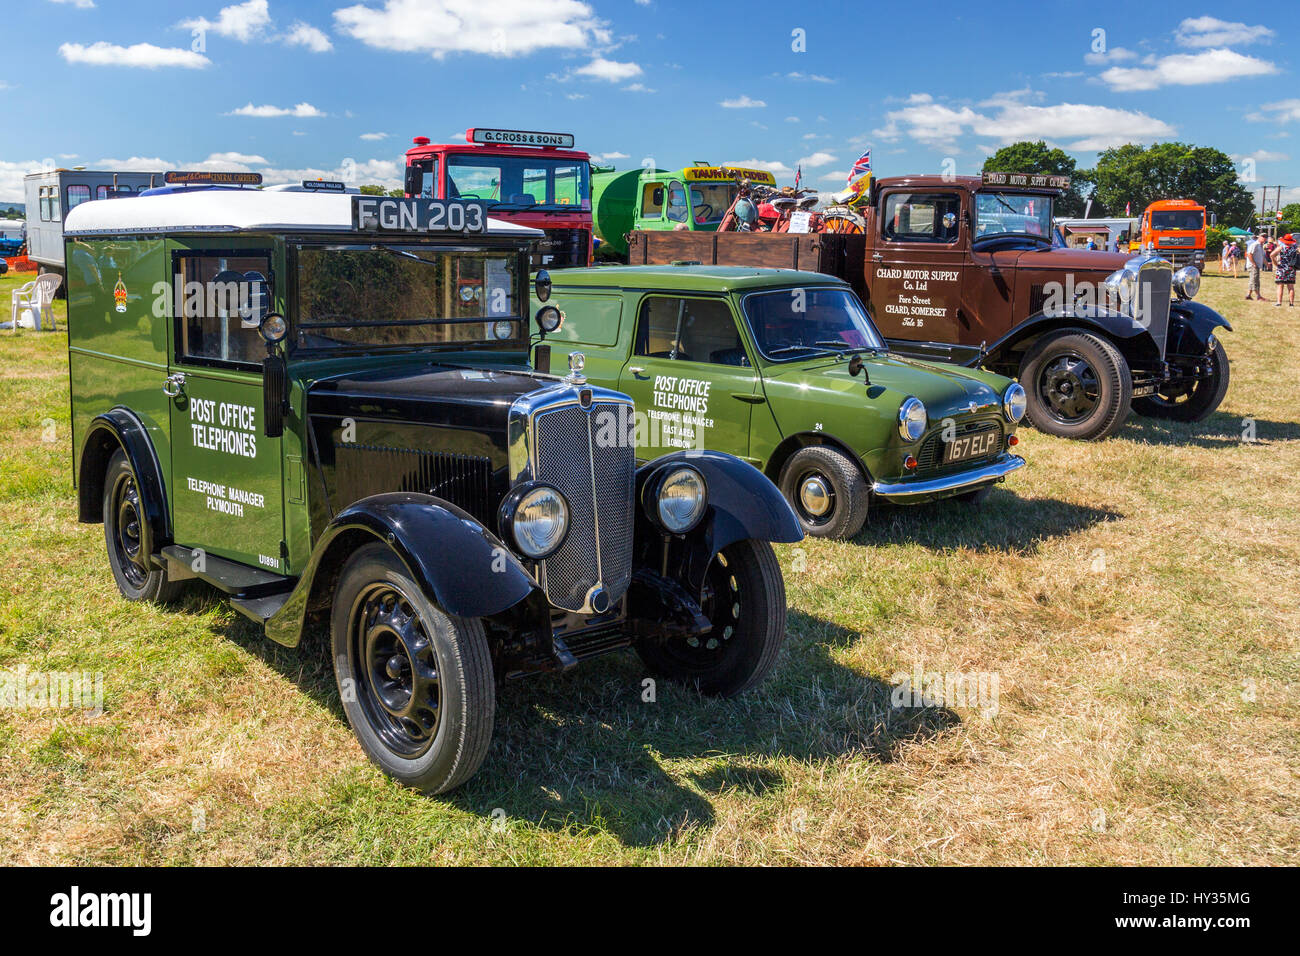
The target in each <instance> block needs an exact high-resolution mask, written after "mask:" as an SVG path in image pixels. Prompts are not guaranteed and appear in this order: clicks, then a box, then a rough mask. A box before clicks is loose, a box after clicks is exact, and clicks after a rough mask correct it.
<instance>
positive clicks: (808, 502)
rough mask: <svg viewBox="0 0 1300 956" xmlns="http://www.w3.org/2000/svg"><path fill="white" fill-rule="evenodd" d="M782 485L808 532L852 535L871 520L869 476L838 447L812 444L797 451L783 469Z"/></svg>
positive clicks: (828, 535)
mask: <svg viewBox="0 0 1300 956" xmlns="http://www.w3.org/2000/svg"><path fill="white" fill-rule="evenodd" d="M780 487H781V494H783V495H785V498H786V500H787V501H788V502H790V506H791V507H792V508H794V513H795V515H796V516H797V517H798V519H799V523H800V524H801V525H803V530H804V533H805V534H810V535H813V536H814V537H818V538H851V537H853V536H854V535H855V534H857V533H858V532H859V531H861V530H862V525H863V524H864V523H865V522H866V520H867V507H868V503H869V500H870V497H871V490H870V488H869V487H868V485H867V480H866V478H865V477H863V474H862V471H861V469H859V468H858V466H857V465H856V464H855V463H854V462H853V461H852V459H850V458H849V456H848V455H846V454H844V453H843V452H841V451H839V450H838V449H836V448H831V447H828V446H825V445H809V446H808V447H807V448H801V449H800V450H799V451H797V452H795V453H794V454H793V455H791V456H790V460H789V461H788V462H786V464H785V467H784V468H783V469H782V470H781V482H780Z"/></svg>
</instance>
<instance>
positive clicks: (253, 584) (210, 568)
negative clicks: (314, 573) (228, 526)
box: [162, 544, 297, 599]
mask: <svg viewBox="0 0 1300 956" xmlns="http://www.w3.org/2000/svg"><path fill="white" fill-rule="evenodd" d="M162 553H163V558H164V559H165V560H166V561H167V576H168V577H169V578H171V579H172V580H173V581H184V580H185V579H187V578H199V579H200V580H202V581H206V582H207V583H208V584H211V585H212V586H213V587H214V588H216V589H217V590H218V591H224V592H225V593H226V594H230V595H234V596H235V597H238V598H242V599H249V598H263V597H268V596H278V595H279V594H280V593H281V592H283V594H284V595H285V596H287V595H288V593H289V592H290V591H292V590H293V586H294V584H295V583H296V581H297V579H296V578H287V577H285V576H284V575H282V574H276V573H274V572H272V571H264V570H262V569H261V568H254V567H250V566H249V565H247V564H240V563H239V562H238V561H230V560H228V559H226V558H219V557H217V556H216V555H215V554H207V553H206V552H204V551H201V550H199V549H197V548H185V547H182V546H181V545H179V544H171V545H168V546H167V547H165V548H163V549H162Z"/></svg>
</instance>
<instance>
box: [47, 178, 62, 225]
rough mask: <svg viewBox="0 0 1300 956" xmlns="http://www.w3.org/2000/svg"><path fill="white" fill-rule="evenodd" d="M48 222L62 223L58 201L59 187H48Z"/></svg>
mask: <svg viewBox="0 0 1300 956" xmlns="http://www.w3.org/2000/svg"><path fill="white" fill-rule="evenodd" d="M50 222H63V209H62V208H61V204H60V201H59V187H58V186H51V187H50Z"/></svg>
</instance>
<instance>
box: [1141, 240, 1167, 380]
mask: <svg viewBox="0 0 1300 956" xmlns="http://www.w3.org/2000/svg"><path fill="white" fill-rule="evenodd" d="M1138 281H1139V282H1140V283H1141V286H1142V288H1141V292H1140V294H1139V296H1140V297H1139V302H1140V303H1141V306H1142V312H1143V313H1144V314H1142V315H1139V316H1138V317H1137V318H1138V321H1139V322H1141V324H1142V325H1144V326H1145V327H1146V329H1147V331H1148V332H1150V333H1151V337H1152V338H1153V339H1155V340H1156V345H1157V347H1158V348H1159V349H1160V357H1161V358H1164V355H1165V344H1166V340H1167V339H1168V338H1169V307H1170V305H1171V304H1172V303H1171V298H1170V297H1171V296H1172V295H1173V287H1174V273H1173V269H1171V268H1170V267H1169V263H1168V262H1164V261H1161V260H1151V261H1148V262H1147V263H1146V264H1145V265H1143V266H1142V268H1141V269H1140V270H1139V272H1138Z"/></svg>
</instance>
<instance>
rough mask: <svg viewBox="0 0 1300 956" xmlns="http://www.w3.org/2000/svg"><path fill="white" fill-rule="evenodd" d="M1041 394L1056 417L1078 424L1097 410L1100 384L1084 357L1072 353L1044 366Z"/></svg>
mask: <svg viewBox="0 0 1300 956" xmlns="http://www.w3.org/2000/svg"><path fill="white" fill-rule="evenodd" d="M1038 394H1039V396H1040V397H1041V398H1042V400H1043V404H1045V405H1046V406H1047V408H1048V409H1049V411H1050V412H1051V414H1052V415H1053V417H1055V418H1056V419H1058V420H1060V421H1063V422H1077V421H1082V420H1083V419H1085V418H1087V417H1088V416H1089V415H1091V414H1092V413H1093V411H1094V410H1095V409H1096V408H1097V403H1098V402H1100V401H1101V382H1100V380H1099V379H1098V378H1097V373H1096V372H1095V371H1094V370H1093V368H1092V366H1091V365H1089V364H1088V362H1087V361H1086V360H1085V359H1084V358H1083V356H1081V355H1079V354H1078V353H1077V352H1069V353H1066V354H1063V355H1059V356H1057V357H1056V358H1055V359H1053V360H1052V361H1051V362H1049V363H1048V364H1047V365H1046V366H1044V368H1043V371H1042V373H1041V374H1040V375H1039V379H1038Z"/></svg>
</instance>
